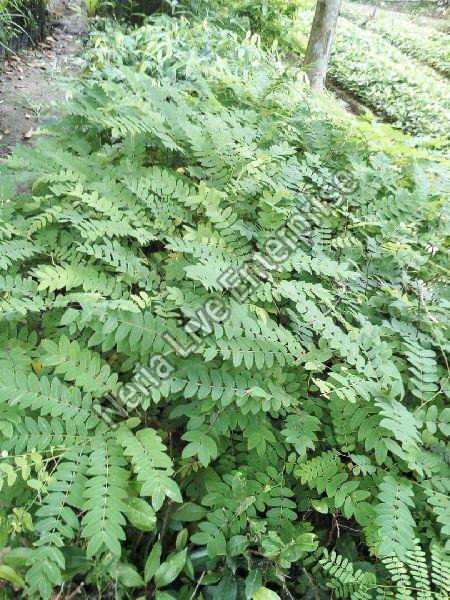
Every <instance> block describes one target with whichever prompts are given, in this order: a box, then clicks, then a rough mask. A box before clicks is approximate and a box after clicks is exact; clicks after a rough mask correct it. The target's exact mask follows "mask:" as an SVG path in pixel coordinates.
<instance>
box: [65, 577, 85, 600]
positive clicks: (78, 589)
mask: <svg viewBox="0 0 450 600" xmlns="http://www.w3.org/2000/svg"><path fill="white" fill-rule="evenodd" d="M83 587H84V581H82V582H81V583H80V585H79V586H78V587H77V589H76V590H74V591H73V592H72V593H71V594H70V595H69V596H67V598H66V600H72V598H74V596H76V595H77V594H79V593H80V592H81V588H83Z"/></svg>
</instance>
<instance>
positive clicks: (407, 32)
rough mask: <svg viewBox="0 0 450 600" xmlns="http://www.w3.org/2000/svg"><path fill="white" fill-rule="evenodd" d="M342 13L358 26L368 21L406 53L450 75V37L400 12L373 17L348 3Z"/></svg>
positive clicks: (369, 27) (371, 27)
mask: <svg viewBox="0 0 450 600" xmlns="http://www.w3.org/2000/svg"><path fill="white" fill-rule="evenodd" d="M342 14H344V15H345V16H346V17H347V18H349V19H352V20H356V21H357V22H358V23H362V22H364V23H365V27H367V29H369V30H370V31H374V32H375V33H379V34H381V35H382V36H383V38H385V39H386V40H388V41H389V42H390V43H391V44H393V45H394V46H396V47H397V48H400V50H403V51H404V52H406V54H409V55H410V56H412V57H413V58H416V59H417V60H419V61H420V62H423V63H425V64H427V65H429V66H431V67H434V68H435V69H436V70H437V71H439V72H441V73H442V74H444V75H447V76H448V75H450V38H449V36H448V35H447V34H446V33H444V32H443V31H439V30H438V29H435V28H434V27H431V26H425V25H418V24H416V23H414V22H413V21H411V20H409V19H408V18H406V17H403V16H402V15H399V14H398V13H397V14H395V15H394V14H393V13H387V12H386V13H385V12H383V11H382V12H377V13H376V14H375V16H373V17H369V14H368V13H367V11H366V10H361V8H359V7H358V6H355V4H354V3H352V4H351V6H350V5H348V4H344V6H343V9H342Z"/></svg>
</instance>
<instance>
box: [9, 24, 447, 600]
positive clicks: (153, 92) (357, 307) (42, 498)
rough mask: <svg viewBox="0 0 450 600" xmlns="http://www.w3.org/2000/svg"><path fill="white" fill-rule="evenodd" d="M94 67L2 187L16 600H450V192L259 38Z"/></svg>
mask: <svg viewBox="0 0 450 600" xmlns="http://www.w3.org/2000/svg"><path fill="white" fill-rule="evenodd" d="M90 46H91V50H89V51H88V52H87V57H86V60H87V67H86V72H85V76H84V78H83V79H82V80H81V82H80V84H79V85H78V86H77V88H76V89H75V90H74V92H73V94H72V96H71V97H70V98H69V99H68V100H67V101H66V102H64V103H61V105H60V109H61V112H62V117H61V118H60V119H59V120H58V122H57V123H56V125H53V126H52V125H51V124H49V126H48V128H47V135H45V136H43V137H41V138H40V139H38V140H37V142H36V146H35V147H34V148H30V147H23V148H18V149H17V151H16V152H15V153H14V155H13V156H12V157H11V158H10V159H9V160H8V161H7V162H6V163H5V164H4V165H3V167H2V178H1V182H2V185H1V192H2V198H3V202H2V204H1V213H0V233H1V242H0V244H1V253H0V269H1V275H0V288H1V301H0V308H1V315H2V318H1V335H0V401H1V404H0V406H1V417H0V450H1V459H0V460H1V462H0V475H1V483H2V507H1V522H0V523H1V542H2V546H3V550H2V552H1V558H0V560H1V565H0V577H1V578H2V579H3V580H6V581H7V582H9V584H8V586H7V587H5V588H4V591H5V594H6V596H8V595H9V597H16V595H17V593H18V592H17V590H21V591H20V592H19V593H20V594H23V595H24V596H27V597H28V596H30V597H41V598H49V597H50V596H51V594H52V590H54V593H60V595H62V594H63V593H65V592H66V591H67V593H68V594H69V593H73V591H75V590H77V589H79V585H80V581H81V582H83V584H84V589H85V590H86V594H87V595H88V597H94V596H96V595H98V596H100V597H104V598H107V597H110V596H111V597H112V596H114V595H115V597H121V598H127V597H136V598H138V597H144V596H146V595H147V597H149V596H150V595H151V597H154V598H156V599H159V600H168V599H170V598H176V599H181V600H189V599H191V600H192V599H193V598H204V599H205V600H206V599H214V600H217V599H226V600H233V599H237V598H246V599H253V600H267V599H274V598H281V597H283V598H330V597H340V598H353V599H363V598H367V599H369V598H389V597H390V598H415V597H417V598H431V597H433V598H438V599H441V600H443V599H444V598H446V597H447V594H448V592H449V563H448V557H447V555H446V550H445V548H446V546H447V547H448V535H449V520H448V509H449V504H448V485H449V479H448V466H447V462H446V458H447V454H446V452H447V451H446V447H445V437H446V435H447V434H448V429H449V425H448V420H449V411H448V408H445V398H446V394H447V393H448V385H447V384H448V381H447V377H448V372H447V362H446V358H445V350H446V342H445V337H444V335H445V325H446V321H445V319H446V309H447V306H448V305H447V304H446V301H445V299H444V297H443V284H444V283H445V273H446V271H445V259H446V250H445V246H444V227H445V219H444V213H443V208H444V198H443V196H442V192H441V187H442V181H443V173H442V171H443V169H442V167H441V166H439V165H434V164H432V163H431V162H426V161H424V160H419V161H409V160H406V159H405V160H404V161H402V162H397V161H396V160H395V158H394V157H392V156H388V155H386V154H383V153H373V152H371V151H370V149H369V147H368V146H367V144H366V142H365V141H364V139H363V138H362V136H358V135H357V134H355V135H354V136H348V135H347V131H346V130H345V128H340V127H339V126H338V125H336V123H335V122H334V121H333V118H332V117H330V115H329V114H328V113H327V112H326V111H324V110H323V109H321V108H320V107H319V106H318V105H316V103H315V101H314V99H313V98H312V97H311V95H310V94H309V91H308V89H307V88H305V87H304V86H303V84H302V83H301V82H300V81H299V80H298V79H297V78H296V76H295V74H291V73H290V71H289V69H287V70H286V69H285V70H283V69H280V67H279V65H278V66H274V63H275V60H274V57H273V56H272V55H270V54H266V53H264V52H262V51H261V50H260V48H259V47H258V43H257V39H256V38H254V37H253V38H252V37H249V36H247V38H245V39H244V40H241V39H239V37H238V36H237V35H236V34H234V33H231V32H229V31H227V30H223V29H220V28H218V27H213V26H209V25H208V24H207V23H197V22H196V21H195V20H192V21H186V20H184V19H170V18H167V17H160V18H157V19H155V20H153V21H151V22H149V23H148V24H147V25H145V26H144V27H142V28H139V29H136V30H134V31H131V32H127V31H123V30H120V29H111V28H107V29H106V30H105V31H104V32H97V33H94V34H93V37H92V39H91V42H90ZM19 182H20V185H19ZM294 221H295V222H296V224H297V231H296V236H294V237H293V236H292V235H290V236H288V231H290V232H291V234H292V227H291V229H289V227H288V225H292V224H293V223H294ZM288 237H289V239H290V243H289V244H288V245H287V246H286V247H285V248H284V249H283V252H282V257H281V258H280V256H278V254H277V252H278V251H275V254H277V260H275V257H274V255H273V251H274V246H275V247H277V246H278V247H280V244H281V242H282V241H283V240H287V239H288ZM281 246H282V244H281ZM271 248H272V250H271ZM230 274H231V276H232V278H231V279H232V281H234V284H232V283H231V282H230V279H229V277H230ZM211 303H212V304H211ZM208 307H209V309H208ZM211 307H213V308H211ZM214 307H215V308H214ZM155 359H157V360H156V362H157V368H156V372H157V375H158V377H156V376H154V377H153V380H152V381H151V382H149V377H148V373H147V372H148V369H149V367H150V366H152V365H153V366H154V364H155ZM160 367H161V368H160ZM152 373H153V374H154V371H152ZM124 390H127V398H128V401H129V402H128V404H122V405H121V406H122V408H123V409H124V408H127V414H124V413H125V410H120V406H118V405H119V404H120V403H119V401H118V399H119V398H121V397H122V395H123V393H124ZM130 391H133V394H131V393H129V392H130ZM114 398H115V399H116V400H114ZM131 404H132V408H130V406H131ZM63 585H64V588H63V590H62V586H63ZM89 594H91V596H89Z"/></svg>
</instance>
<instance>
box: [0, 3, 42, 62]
mask: <svg viewBox="0 0 450 600" xmlns="http://www.w3.org/2000/svg"><path fill="white" fill-rule="evenodd" d="M47 31H48V12H47V0H26V1H24V0H0V48H1V50H0V56H1V55H4V54H5V53H7V52H8V51H9V50H10V47H11V46H12V47H14V48H17V47H20V46H22V45H26V44H27V43H29V42H36V41H39V40H40V39H42V38H43V37H44V36H45V34H46V33H47Z"/></svg>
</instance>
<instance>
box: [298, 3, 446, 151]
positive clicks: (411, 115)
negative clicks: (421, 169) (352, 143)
mask: <svg viewBox="0 0 450 600" xmlns="http://www.w3.org/2000/svg"><path fill="white" fill-rule="evenodd" d="M312 16H313V13H312V12H308V11H302V12H301V13H300V15H299V17H298V19H297V21H296V30H295V31H296V36H297V37H296V42H297V44H298V46H297V47H299V49H300V50H302V51H304V50H305V48H306V44H307V40H308V34H309V30H310V26H311V22H312ZM391 33H392V35H395V37H396V39H397V40H401V39H402V35H401V32H398V31H397V29H396V28H395V29H394V28H392V27H391ZM422 35H424V36H426V32H424V33H423V34H422ZM287 39H288V40H292V37H288V38H287ZM292 43H294V46H292ZM395 45H399V44H395ZM423 47H424V52H425V53H426V52H427V47H426V44H425V45H424V46H423ZM291 48H292V49H295V42H292V41H291ZM355 48H357V52H356V51H355ZM402 49H403V47H402V46H400V49H397V48H396V47H395V46H394V45H392V43H390V41H387V40H385V39H383V37H381V36H380V35H379V34H378V33H377V32H376V31H373V30H372V29H371V28H370V29H363V28H362V27H359V26H358V25H357V24H355V23H352V22H351V21H349V20H348V19H346V18H345V17H342V16H341V17H340V18H339V20H338V26H337V30H336V35H335V38H334V41H333V48H332V52H331V57H330V67H329V74H330V77H331V79H332V80H333V81H335V82H336V83H337V85H339V86H341V87H342V88H343V89H345V90H348V91H349V92H351V93H352V94H354V95H355V96H356V97H357V98H359V99H360V100H361V101H362V102H363V103H364V104H365V105H366V106H368V107H369V108H371V109H373V110H374V111H375V112H376V113H377V114H379V115H381V116H382V117H384V118H385V119H387V120H388V121H389V122H391V123H393V124H395V125H396V126H398V127H400V128H401V129H402V130H403V131H406V132H408V133H412V134H414V135H420V136H431V138H436V143H437V146H438V147H439V146H440V145H443V146H445V145H446V144H447V143H448V139H447V138H448V136H447V135H446V129H447V128H446V117H445V113H446V111H448V106H449V97H450V94H449V84H448V81H447V79H446V78H445V77H442V76H440V75H439V74H437V73H436V72H435V71H433V69H431V68H429V67H427V66H425V65H422V64H420V63H417V62H415V61H414V60H413V59H411V58H409V57H408V56H407V55H405V54H403V52H402V51H401V50H402Z"/></svg>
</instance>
